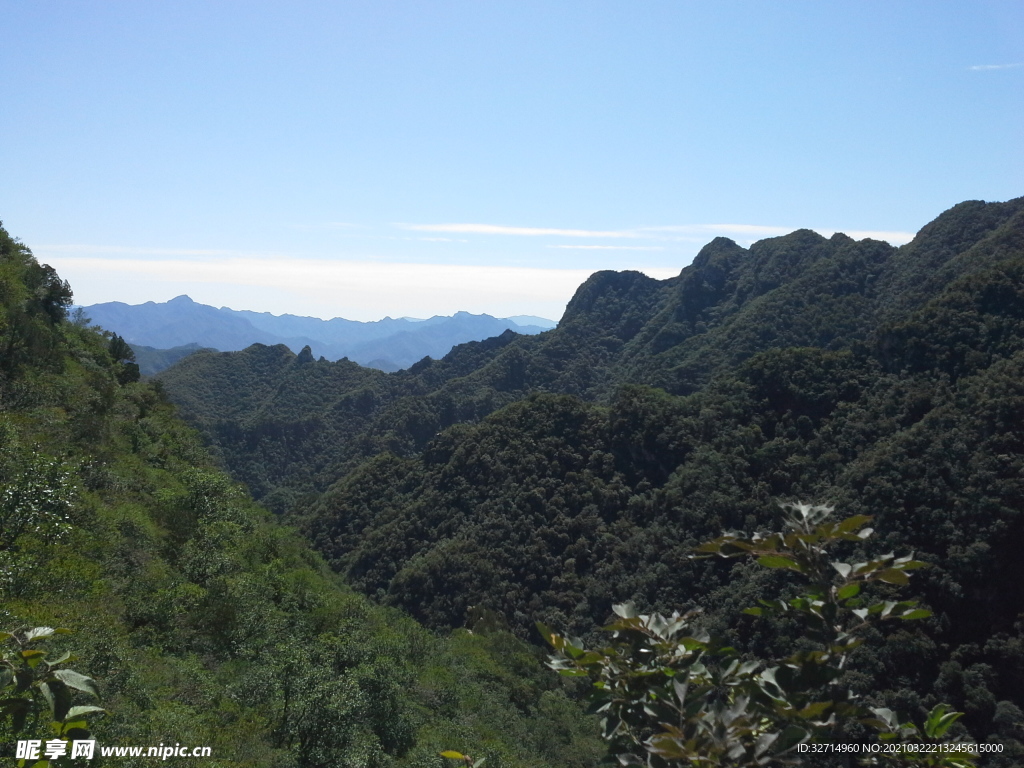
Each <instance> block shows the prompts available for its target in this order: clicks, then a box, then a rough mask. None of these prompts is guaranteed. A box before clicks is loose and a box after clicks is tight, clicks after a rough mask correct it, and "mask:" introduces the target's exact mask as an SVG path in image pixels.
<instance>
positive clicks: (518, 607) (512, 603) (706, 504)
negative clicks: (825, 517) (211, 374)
mask: <svg viewBox="0 0 1024 768" xmlns="http://www.w3.org/2000/svg"><path fill="white" fill-rule="evenodd" d="M262 354H267V353H265V352H262V351H257V350H249V351H247V352H246V353H244V354H236V355H234V356H227V357H224V358H222V359H221V360H220V361H219V362H218V363H217V364H218V365H221V366H224V370H225V371H232V372H233V373H231V375H230V377H231V378H232V379H233V380H234V381H237V382H240V384H239V388H238V390H237V397H238V398H239V399H238V400H237V401H236V402H239V403H241V402H242V401H243V399H245V398H249V399H248V400H246V402H248V403H249V404H248V405H243V406H242V407H240V408H239V410H238V411H237V412H236V413H235V415H234V416H233V417H232V418H231V419H227V418H220V416H219V415H218V413H217V409H216V408H214V407H211V405H210V404H209V403H200V404H199V405H198V406H197V407H195V408H194V409H192V410H191V411H190V410H189V408H186V411H185V412H186V413H187V414H189V415H190V418H192V419H193V420H194V422H195V423H196V424H197V425H199V426H200V427H201V428H202V429H203V430H204V432H205V433H206V435H207V437H208V439H210V440H211V441H212V442H213V443H214V445H216V446H217V447H218V448H219V450H220V451H221V452H222V456H223V457H224V460H225V461H226V463H227V465H228V466H229V467H230V468H232V470H233V471H234V472H236V473H237V476H239V477H242V478H245V479H247V481H249V480H248V477H247V473H251V475H252V476H253V477H260V478H270V482H269V483H268V491H267V494H268V497H270V498H271V500H272V501H274V502H275V505H276V506H277V507H278V508H279V509H291V510H292V512H293V514H294V515H295V516H296V519H299V520H301V521H302V523H303V525H304V528H305V530H306V531H307V532H308V534H309V535H310V536H311V537H312V539H313V540H314V542H315V544H316V545H317V548H318V549H320V551H322V552H324V553H325V554H326V555H327V557H328V558H329V560H330V562H331V563H332V565H333V566H334V567H335V568H336V569H338V570H340V571H342V572H344V573H346V574H348V576H349V578H350V579H351V580H353V582H354V583H355V584H356V585H357V586H359V587H360V588H361V589H363V590H364V591H366V592H367V593H369V594H371V595H374V596H376V597H377V599H378V600H380V601H383V602H386V603H391V604H395V605H400V606H402V607H404V608H405V609H406V610H408V611H409V612H411V613H413V614H414V615H416V616H418V617H419V618H421V619H422V620H423V621H425V622H427V623H428V624H432V625H435V626H459V625H461V624H463V623H464V622H465V621H466V614H467V610H468V609H469V607H470V606H485V607H487V608H489V609H491V610H493V611H495V612H496V613H498V614H500V615H502V616H504V617H505V620H507V621H508V622H509V624H510V625H511V626H512V627H513V628H515V629H516V630H517V631H520V632H521V633H523V634H528V633H529V632H530V628H531V626H532V622H533V621H534V620H536V619H543V620H544V621H546V622H547V623H548V624H549V625H551V626H555V627H559V628H562V629H566V630H569V631H577V632H585V631H587V630H588V629H590V628H592V627H594V626H596V625H599V624H600V623H602V622H603V621H604V620H605V618H606V616H607V614H608V611H609V608H610V605H611V603H612V602H613V601H616V600H622V599H626V598H632V599H635V600H636V601H637V602H638V603H639V604H640V605H641V607H650V608H657V609H673V608H679V607H685V606H693V605H698V606H703V607H704V608H705V610H706V612H707V617H708V621H709V622H711V623H713V624H717V625H719V626H722V627H725V626H732V627H733V629H732V631H733V634H734V637H735V641H736V642H737V643H739V644H741V645H742V646H743V647H745V648H747V649H749V650H750V651H751V652H756V653H759V654H764V655H766V656H767V655H770V654H771V653H772V652H773V651H777V650H778V648H779V647H780V646H784V645H785V644H786V643H788V642H791V636H790V634H789V632H788V630H787V628H786V627H785V626H769V625H765V626H762V625H761V624H758V623H756V622H751V623H749V624H744V625H740V626H739V627H735V626H733V625H732V619H731V618H730V616H731V615H732V614H734V613H736V612H737V611H738V609H739V608H741V607H745V606H747V605H750V604H752V602H755V601H756V598H758V597H763V596H768V595H770V594H771V593H772V590H773V588H774V587H775V584H776V582H774V581H773V580H772V579H771V578H768V577H765V576H764V575H763V574H759V573H758V572H755V571H750V570H749V569H744V568H742V567H737V568H735V569H730V568H728V567H726V566H723V565H722V564H720V563H706V562H694V561H691V560H689V559H688V555H689V553H690V551H691V548H692V546H693V545H695V544H697V543H699V542H700V541H703V540H705V539H707V538H710V537H713V536H715V535H717V534H718V533H719V532H720V531H721V530H722V529H723V528H740V529H746V530H748V531H749V530H752V529H754V528H757V527H761V526H770V525H771V523H772V522H773V519H774V515H775V514H776V513H775V511H774V510H775V504H776V502H777V500H779V499H780V498H782V499H794V498H803V499H808V500H821V501H825V500H830V501H832V502H834V503H836V504H837V505H838V506H839V507H840V508H841V510H842V512H843V513H844V514H855V513H865V514H871V515H874V516H875V527H876V528H877V529H878V531H879V535H878V537H877V539H878V545H877V546H878V547H883V548H884V549H885V551H889V550H890V549H891V550H897V551H910V550H913V551H916V552H917V556H918V557H920V558H921V559H923V560H926V561H927V562H929V563H930V565H931V567H930V568H929V569H927V570H926V571H924V572H922V575H921V576H920V577H919V578H918V579H917V581H916V582H915V591H916V592H917V594H918V596H919V597H921V598H922V599H923V600H924V601H925V602H926V603H928V604H929V605H930V606H931V607H932V608H933V609H934V611H935V614H936V615H935V618H934V619H932V620H929V622H927V623H926V624H924V625H922V626H920V627H914V628H911V629H902V630H900V631H899V632H895V633H893V634H892V635H891V636H889V637H885V638H879V640H881V642H882V647H881V650H879V651H878V652H876V653H871V654H864V655H862V656H861V658H860V660H859V662H858V665H857V668H856V670H855V672H856V674H855V675H854V678H853V679H854V680H855V684H856V685H858V686H861V687H862V689H863V690H864V691H873V692H875V695H877V696H878V697H879V699H880V700H885V701H888V702H890V703H898V704H899V706H900V707H901V708H902V709H904V710H908V711H909V710H915V709H916V710H918V711H923V710H924V709H926V708H927V707H928V706H931V705H932V704H934V703H936V702H937V701H949V702H950V703H951V704H952V705H953V706H955V707H957V708H960V709H962V710H964V711H966V712H967V718H966V722H967V723H968V724H969V727H970V729H971V731H972V733H974V734H976V735H978V736H980V737H982V738H985V737H989V736H990V737H991V738H993V739H998V740H1002V741H1004V742H1006V743H1011V741H1012V742H1013V743H1016V740H1019V739H1020V738H1021V737H1022V736H1024V732H1022V730H1021V726H1020V725H1019V722H1020V721H1022V720H1024V715H1021V707H1022V706H1024V676H1021V675H1020V673H1019V670H1020V669H1024V623H1022V616H1024V590H1022V589H1021V587H1020V584H1021V583H1022V582H1021V579H1020V576H1019V566H1018V563H1019V547H1018V543H1019V542H1020V541H1021V540H1022V539H1024V516H1022V510H1024V429H1022V425H1024V199H1018V200H1014V201H1010V202H1007V203H979V202H969V203H963V204H961V205H959V206H956V207H954V208H953V209H951V210H950V211H947V212H946V213H944V214H942V215H941V216H940V217H939V218H937V219H936V220H935V221H934V222H932V223H931V224H929V225H928V226H926V227H925V228H923V229H922V231H921V232H920V233H919V234H918V236H917V237H916V238H915V239H914V241H913V242H912V243H910V244H908V245H906V246H903V247H902V248H893V247H891V246H889V245H887V244H885V243H881V242H877V241H870V240H863V241H859V242H857V241H853V240H852V239H850V238H848V237H846V236H844V235H835V236H833V237H831V238H827V239H826V238H823V237H821V236H819V235H816V234H815V233H813V232H810V231H806V230H804V231H798V232H795V233H792V234H791V235H787V236H785V237H781V238H773V239H770V240H767V241H761V242H760V243H756V244H754V245H753V246H751V247H750V248H749V249H743V248H740V247H739V246H737V245H736V244H734V243H732V242H730V241H728V240H725V239H718V240H716V241H713V242H712V243H710V244H709V245H708V246H707V247H705V249H704V250H703V251H702V252H701V254H700V255H699V256H698V258H697V259H696V260H695V262H694V264H693V265H691V266H690V267H687V268H685V269H684V270H683V271H682V273H681V274H680V275H679V276H678V277H676V278H673V279H671V280H667V281H656V280H652V279H650V278H646V277H644V276H643V275H640V274H638V273H611V272H604V273H597V274H596V275H594V276H593V277H592V278H591V279H590V280H589V281H587V283H585V284H584V285H583V286H581V288H580V289H579V291H578V292H577V294H576V296H575V297H574V299H573V300H572V302H571V303H570V305H569V307H568V308H567V311H566V314H565V317H563V319H562V322H561V323H560V325H559V328H558V329H556V330H554V331H552V332H550V333H547V334H544V335H542V336H539V337H531V338H514V337H512V338H505V337H502V338H499V339H494V340H490V341H489V342H486V343H483V344H478V345H466V346H463V347H459V348H456V349H455V350H453V352H452V353H451V354H450V355H449V356H447V357H446V358H445V359H444V360H441V361H427V362H425V363H422V364H419V365H417V366H414V367H413V368H412V369H410V370H409V371H405V372H402V373H400V374H397V375H390V376H383V377H381V378H380V380H379V381H376V380H374V381H371V380H370V379H369V378H363V379H359V378H358V374H355V373H354V372H353V373H352V374H348V373H345V372H344V371H339V372H337V373H327V372H326V371H327V370H328V369H327V368H326V367H324V368H323V369H322V370H321V371H320V372H317V373H314V371H317V370H318V366H324V364H322V363H317V362H315V361H307V362H302V361H300V360H299V359H298V358H294V359H291V358H288V359H281V360H278V362H277V363H275V364H277V365H279V370H280V371H281V373H280V375H275V376H274V377H272V378H270V379H269V381H268V380H260V379H261V376H262V373H261V369H260V367H259V364H258V358H259V355H262ZM285 357H286V356H285ZM213 365H214V359H213V358H212V357H209V356H202V355H200V356H196V357H193V358H190V359H188V360H186V361H183V362H182V364H180V365H179V366H177V367H176V368H174V369H171V370H170V371H168V372H167V374H166V375H165V376H164V379H163V380H164V381H165V384H166V387H167V390H168V392H169V393H170V394H171V396H172V397H173V398H180V397H182V393H184V392H187V391H188V390H189V388H190V386H191V384H190V382H191V381H195V380H196V379H198V378H201V377H203V376H204V375H205V371H207V370H211V368H210V366H213ZM269 370H270V369H269V368H268V369H267V371H268V372H269ZM328 376H335V377H337V378H338V380H339V381H343V382H345V383H343V384H341V385H339V387H338V388H336V389H331V390H328V389H327V388H326V387H325V386H323V382H324V381H326V377H328ZM349 376H352V377H353V378H346V377H349ZM250 380H251V381H253V382H255V381H256V380H260V381H259V383H258V384H256V383H253V384H251V385H250V384H245V382H247V381H250ZM315 382H320V383H319V384H318V383H315ZM271 389H272V390H273V393H272V394H269V395H267V394H259V393H261V392H263V393H266V392H268V391H269V390H271ZM285 392H288V393H289V394H288V395H287V397H285V395H284V393H285ZM313 392H319V394H318V395H317V397H320V398H321V401H320V402H319V403H318V404H315V405H313V404H311V405H310V407H308V408H306V407H304V406H303V407H300V408H298V409H297V410H294V409H290V407H286V406H285V401H288V402H290V403H293V404H294V403H296V402H301V398H307V399H309V398H312V397H313V394H312V393H313ZM310 402H311V403H312V401H310ZM300 427H301V429H300ZM289 429H291V430H293V431H291V432H287V438H286V439H278V438H277V437H275V435H276V434H279V433H280V434H284V433H285V431H286V430H289ZM231 430H235V431H234V432H231ZM229 435H230V439H227V437H228V436H229ZM334 435H345V438H344V439H339V440H334V439H332V436H334ZM232 441H233V442H232ZM241 446H244V449H243V448H242V447H241ZM318 446H326V449H325V450H322V449H321V448H319V447H318ZM260 456H262V457H264V458H262V459H260V458H257V457H260ZM293 456H295V457H297V456H302V457H303V459H302V460H301V461H300V460H299V459H295V464H296V466H297V465H299V464H302V463H304V462H305V463H309V459H310V457H311V459H312V465H313V466H315V467H316V468H317V470H318V471H317V473H316V474H313V475H308V476H307V477H306V478H305V484H304V485H303V486H302V487H301V488H300V487H298V486H297V485H292V484H291V483H292V481H291V480H290V479H289V477H288V476H287V474H288V473H286V472H282V473H279V474H275V473H274V467H276V466H279V465H280V463H284V464H285V465H287V463H288V462H289V461H292V458H291V457H293ZM260 462H262V466H258V464H259V463H260ZM272 463H273V464H274V467H271V466H270V465H271V464H272ZM264 467H265V468H266V470H268V471H266V472H264ZM249 482H251V481H249ZM880 551H881V550H879V552H880ZM857 554H860V555H869V554H872V552H869V551H865V552H861V553H856V554H852V555H851V556H856V555H857ZM874 554H878V552H874ZM1015 749H1017V748H1016V747H1015ZM1018 756H1019V755H1018Z"/></svg>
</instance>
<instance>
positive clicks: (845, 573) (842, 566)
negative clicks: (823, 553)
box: [832, 563, 853, 579]
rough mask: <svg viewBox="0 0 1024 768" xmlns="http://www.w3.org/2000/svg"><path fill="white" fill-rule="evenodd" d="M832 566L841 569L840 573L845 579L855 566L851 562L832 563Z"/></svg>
mask: <svg viewBox="0 0 1024 768" xmlns="http://www.w3.org/2000/svg"><path fill="white" fill-rule="evenodd" d="M832 567H833V568H835V569H836V570H837V571H839V575H840V576H842V577H843V578H844V579H845V578H846V577H847V576H849V575H850V571H852V570H853V566H852V565H850V564H849V563H832Z"/></svg>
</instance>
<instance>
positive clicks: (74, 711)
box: [64, 706, 107, 720]
mask: <svg viewBox="0 0 1024 768" xmlns="http://www.w3.org/2000/svg"><path fill="white" fill-rule="evenodd" d="M106 711H107V710H105V709H103V707H91V706H89V707H72V708H71V709H69V710H68V714H67V716H66V717H65V718H64V719H65V720H70V719H71V718H72V717H79V716H81V715H91V714H93V713H94V712H106Z"/></svg>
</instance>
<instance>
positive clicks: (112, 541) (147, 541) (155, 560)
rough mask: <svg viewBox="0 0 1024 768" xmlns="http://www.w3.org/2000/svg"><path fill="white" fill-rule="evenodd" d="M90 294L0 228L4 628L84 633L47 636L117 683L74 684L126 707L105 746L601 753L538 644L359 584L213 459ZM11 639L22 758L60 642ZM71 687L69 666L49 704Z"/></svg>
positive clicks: (512, 756) (426, 761)
mask: <svg viewBox="0 0 1024 768" xmlns="http://www.w3.org/2000/svg"><path fill="white" fill-rule="evenodd" d="M70 300H71V289H70V286H69V285H68V284H67V283H66V282H64V281H63V280H61V279H60V278H59V276H58V275H57V274H56V272H55V271H54V270H52V269H51V268H50V267H48V266H46V265H40V264H38V262H36V260H35V259H34V258H33V256H32V254H31V252H30V251H29V250H28V248H26V247H25V246H24V245H22V244H21V243H19V242H18V241H16V240H14V239H13V238H11V237H10V236H9V235H8V234H7V232H6V231H4V230H3V229H2V228H0V631H2V632H5V633H6V632H7V631H11V630H14V629H16V628H18V627H25V626H43V627H67V628H69V629H70V630H71V631H72V633H71V634H70V635H64V636H54V637H51V638H49V640H46V641H43V642H44V643H45V644H46V645H47V647H46V650H47V651H51V652H52V653H51V655H50V656H49V657H48V658H49V659H55V658H57V657H59V656H61V654H62V653H63V652H64V651H67V652H68V653H72V654H74V656H75V657H76V658H74V659H72V660H71V661H70V662H68V663H73V664H74V669H75V670H77V672H79V673H85V674H88V675H89V676H91V677H93V678H95V680H96V681H97V685H98V689H99V694H100V698H99V700H98V701H97V700H95V699H92V698H89V697H87V696H86V695H85V694H84V693H83V694H78V693H77V691H71V693H72V694H74V695H75V697H76V698H75V699H73V703H75V704H83V705H85V704H88V705H96V704H98V705H99V706H101V707H103V708H104V709H105V710H106V714H100V713H95V712H92V713H89V714H88V720H89V726H90V729H91V731H92V733H93V735H94V736H95V738H96V739H97V740H98V742H99V744H100V745H101V746H102V747H128V746H141V747H143V748H144V749H145V748H148V747H149V746H155V745H157V744H161V745H163V744H176V743H177V744H180V745H182V746H186V747H188V748H191V747H196V746H201V747H209V748H211V750H212V757H208V758H203V759H191V758H176V759H175V762H177V763H178V764H181V765H196V766H199V765H202V766H207V768H209V767H210V766H267V767H269V766H274V767H275V768H277V767H278V766H286V767H288V766H291V767H293V768H327V767H328V766H330V767H331V768H334V767H335V766H342V767H345V766H349V767H351V768H357V767H358V768H400V767H401V766H408V767H409V768H439V766H441V765H443V763H444V761H443V760H442V759H441V758H440V757H439V755H438V753H439V752H440V751H441V750H443V749H450V748H453V747H455V748H462V749H466V750H467V751H469V750H473V751H474V754H477V755H480V756H486V757H488V758H489V762H491V763H494V764H496V765H500V766H517V767H519V768H525V767H526V766H531V768H532V767H533V766H537V765H544V766H551V767H552V768H554V766H559V768H561V767H562V766H576V768H585V767H588V766H593V765H595V764H596V762H597V758H598V756H599V754H600V745H599V743H598V742H597V739H596V737H595V736H594V735H593V733H592V730H593V727H592V722H591V721H590V720H589V719H586V718H584V717H583V715H582V714H581V711H580V708H579V707H578V706H577V705H576V704H574V703H573V702H572V701H570V699H569V698H568V696H567V695H566V692H565V691H564V690H563V689H562V687H561V686H560V685H559V684H558V683H557V682H556V681H554V680H553V679H552V677H551V676H550V675H549V674H548V673H547V672H546V671H545V670H543V669H542V667H541V666H540V664H539V661H538V658H537V654H536V652H535V650H534V649H531V648H529V647H528V646H526V645H525V644H523V643H521V642H519V641H517V640H516V639H515V638H513V637H512V636H511V635H509V634H508V633H504V632H501V631H491V632H487V633H481V632H477V633H470V632H467V631H465V630H460V631H456V632H454V633H446V634H444V635H439V634H435V633H433V632H430V631H427V630H425V629H423V628H422V627H420V626H418V625H417V624H416V623H415V622H413V621H412V620H411V619H409V618H408V617H406V616H404V615H402V614H401V613H400V612H398V611H396V610H393V609H388V608H382V607H380V606H376V605H373V604H372V603H371V602H370V601H369V600H367V599H366V598H365V597H363V596H361V595H358V594H357V593H355V592H353V591H352V590H351V589H350V588H348V587H347V586H345V585H344V584H343V583H342V581H341V580H340V579H339V578H338V577H337V576H336V575H335V574H332V573H331V572H330V571H329V570H328V569H327V568H326V567H325V565H324V563H323V561H322V560H321V559H320V558H319V557H318V556H317V555H316V554H314V553H313V552H312V551H311V550H310V549H309V547H308V545H307V544H305V543H304V542H303V541H302V540H301V538H300V537H299V536H297V535H296V534H295V532H294V531H291V530H289V529H287V528H285V527H283V526H282V525H280V523H279V522H277V521H275V520H274V519H273V518H272V517H271V516H270V515H268V514H267V513H266V512H265V511H264V510H262V509H261V508H259V507H258V506H256V505H255V504H254V503H253V501H252V499H251V498H250V497H249V496H248V495H247V494H246V493H244V491H243V490H242V489H241V488H240V487H238V486H237V485H236V484H235V483H234V482H233V481H231V480H230V479H229V478H228V477H227V476H226V475H225V474H224V473H223V472H221V471H220V470H218V469H216V468H215V467H214V466H213V463H212V462H211V460H210V457H209V455H208V454H207V453H206V451H205V449H204V448H203V447H202V445H201V442H200V439H199V436H198V435H197V434H196V433H195V432H194V431H193V430H192V429H191V428H189V427H187V426H186V425H185V424H184V423H182V422H181V421H180V420H178V418H177V417H176V416H175V415H174V410H175V409H174V407H173V406H172V405H171V404H170V403H169V402H168V401H167V400H166V399H165V398H164V397H163V396H162V394H161V393H160V391H159V388H158V387H157V386H154V385H153V384H151V383H147V382H140V381H139V380H138V379H139V372H138V369H137V368H136V367H135V366H134V364H133V363H132V361H131V350H130V349H129V348H128V346H127V344H125V343H124V341H123V340H122V339H121V338H120V337H117V336H113V335H111V334H110V333H107V332H101V331H100V330H99V329H96V328H92V327H89V326H88V325H87V324H86V323H85V322H83V321H82V320H81V318H79V320H78V322H74V321H72V320H69V319H68V317H67V309H68V306H69V304H70ZM353 367H354V366H353ZM376 373H379V372H376ZM42 634H43V635H44V636H45V634H46V632H43V633H42ZM11 643H12V638H11V637H10V636H8V635H7V634H3V635H0V651H2V658H3V660H4V661H3V665H2V669H0V672H2V674H0V691H2V697H3V701H2V705H3V706H2V708H0V755H2V756H3V758H4V759H5V760H7V759H10V760H11V761H12V763H13V761H14V760H15V757H14V754H15V751H14V750H15V747H14V741H15V740H16V739H26V738H33V739H41V740H44V741H45V740H48V739H53V731H51V729H50V723H49V720H50V718H49V717H47V714H48V713H47V712H46V711H45V710H46V703H45V701H44V696H43V694H42V693H40V694H38V695H37V700H36V704H37V705H38V706H39V709H40V710H42V711H41V716H40V717H39V718H36V716H35V714H34V708H33V707H32V706H31V705H30V708H29V710H28V712H27V714H28V717H27V718H26V720H25V728H19V727H18V717H17V716H13V717H12V713H14V715H16V714H17V712H18V711H19V710H18V709H17V707H15V706H14V704H16V703H17V702H18V701H24V700H26V698H27V697H28V696H29V694H30V693H31V692H32V690H34V689H29V690H26V689H25V686H23V685H22V682H23V680H22V674H23V673H22V671H21V670H20V666H18V665H22V664H24V663H25V662H24V660H25V659H27V660H28V663H29V664H30V665H32V666H33V667H34V666H35V665H37V664H38V662H39V658H40V657H39V655H38V654H39V653H40V652H41V651H39V650H37V649H35V648H30V649H28V650H24V649H19V648H12V647H11ZM8 659H14V660H15V661H14V662H12V665H10V666H9V665H8V663H7V661H8ZM13 670H18V677H17V678H12V676H11V674H9V672H10V671H13ZM62 679H65V680H71V681H72V683H73V685H71V686H70V687H78V688H80V689H83V690H84V689H85V688H88V687H89V686H86V685H85V684H84V683H83V682H82V681H81V679H80V678H75V677H73V676H72V677H65V678H62ZM67 690H68V687H65V688H64V689H59V688H58V687H57V684H56V683H54V682H53V681H51V683H50V688H49V698H50V700H51V701H52V700H54V699H56V700H58V702H59V701H60V699H61V696H62V695H67ZM58 706H60V705H59V704H58ZM57 717H58V719H60V718H61V717H63V716H62V715H58V716H57ZM76 738H77V737H76ZM165 755H166V753H165ZM165 759H166V758H165ZM103 762H104V761H103V758H101V757H100V754H99V750H97V755H96V763H97V764H101V763H103ZM126 764H134V762H133V761H132V760H131V758H128V762H127V763H126Z"/></svg>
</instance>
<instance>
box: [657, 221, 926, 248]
mask: <svg viewBox="0 0 1024 768" xmlns="http://www.w3.org/2000/svg"><path fill="white" fill-rule="evenodd" d="M796 229H799V227H776V226H765V225H762V224H685V225H680V226H666V227H645V228H644V231H653V232H670V233H677V234H679V235H683V236H684V237H682V238H681V239H684V240H691V241H692V240H694V239H704V238H710V237H719V236H720V237H730V238H732V239H734V240H737V241H740V242H746V243H752V242H754V241H755V240H758V239H761V238H765V237H780V236H782V235H788V234H789V233H790V232H793V231H795V230H796ZM808 229H813V230H814V231H815V232H817V233H818V234H819V235H822V236H823V237H832V235H834V234H836V232H842V233H844V234H846V235H849V236H850V237H852V238H854V239H855V240H863V239H864V238H871V239H872V240H885V241H886V242H889V243H892V244H893V245H903V244H904V243H909V242H910V241H911V240H913V239H914V233H913V232H898V231H891V230H875V229H823V228H821V227H808ZM697 235H700V238H696V237H695V236H697Z"/></svg>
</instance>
